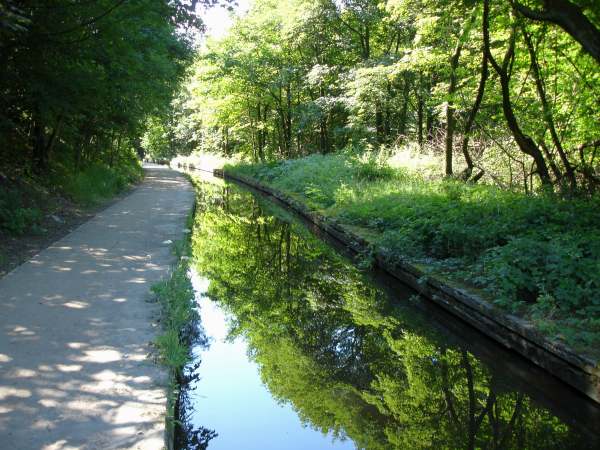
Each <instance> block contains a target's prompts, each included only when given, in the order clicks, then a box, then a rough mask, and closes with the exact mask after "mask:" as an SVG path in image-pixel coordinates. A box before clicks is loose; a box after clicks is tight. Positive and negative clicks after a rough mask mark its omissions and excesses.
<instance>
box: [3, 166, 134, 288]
mask: <svg viewBox="0 0 600 450" xmlns="http://www.w3.org/2000/svg"><path fill="white" fill-rule="evenodd" d="M142 176H143V171H142V168H141V166H140V164H139V163H138V162H137V160H135V159H133V158H132V159H130V160H127V161H122V164H120V165H119V166H114V167H109V166H107V165H104V164H99V163H95V164H90V165H88V166H86V167H85V168H82V169H81V170H75V168H74V167H73V165H72V164H63V163H56V162H55V163H54V164H53V165H52V166H51V167H50V169H49V170H48V172H47V173H44V174H39V175H36V174H33V173H31V172H28V171H26V170H22V169H18V168H15V167H12V166H11V167H9V166H6V165H5V166H0V276H1V275H2V274H4V273H6V272H7V271H8V270H10V269H12V268H13V267H16V266H17V265H19V264H20V263H22V262H23V261H26V260H27V259H29V258H30V257H31V256H33V255H34V254H35V253H37V252H38V251H39V250H41V249H43V248H45V247H46V246H48V244H50V243H52V242H54V241H56V240H57V239H59V238H61V237H62V236H64V235H65V234H66V233H68V232H69V230H71V229H73V228H74V227H76V226H77V225H79V224H80V223H82V222H83V221H85V220H87V219H88V218H89V217H90V215H91V214H93V212H94V210H95V209H97V207H99V206H100V205H102V204H104V203H106V202H107V201H108V200H110V199H112V198H113V197H115V196H116V195H117V194H119V193H120V192H122V191H124V190H126V189H127V188H128V187H129V186H130V185H132V184H134V183H137V182H138V181H139V180H140V179H141V178H142Z"/></svg>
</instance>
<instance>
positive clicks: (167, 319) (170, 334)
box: [152, 240, 197, 448]
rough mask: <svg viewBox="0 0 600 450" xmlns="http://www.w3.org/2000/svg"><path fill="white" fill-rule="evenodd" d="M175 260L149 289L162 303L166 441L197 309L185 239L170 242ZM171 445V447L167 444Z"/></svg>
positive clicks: (160, 338)
mask: <svg viewBox="0 0 600 450" xmlns="http://www.w3.org/2000/svg"><path fill="white" fill-rule="evenodd" d="M173 248H174V251H175V253H176V255H177V262H176V264H175V265H174V266H173V270H172V272H171V275H170V276H169V278H167V279H166V280H164V281H162V282H160V283H157V284H155V285H154V286H153V287H152V292H153V293H154V294H155V295H156V298H157V300H158V301H159V303H160V305H161V324H162V333H161V334H160V335H159V336H158V337H157V338H156V341H155V345H156V348H157V350H158V360H159V362H160V363H161V364H162V365H163V366H164V367H165V368H166V369H167V370H168V372H169V386H168V391H167V392H168V394H167V413H166V419H165V426H166V428H167V436H168V441H173V439H174V435H175V426H176V424H177V420H178V417H177V416H178V413H177V400H178V398H179V393H180V387H181V383H182V377H183V369H184V367H185V365H186V364H187V363H188V362H189V360H190V350H189V349H190V345H191V342H192V341H193V339H194V335H195V331H194V330H195V326H194V325H195V322H196V320H197V313H196V311H195V309H194V290H193V287H192V283H191V281H190V279H189V277H188V270H189V262H188V261H189V254H190V246H189V242H188V241H187V240H185V241H179V242H177V243H175V245H174V246H173ZM169 448H170V447H169Z"/></svg>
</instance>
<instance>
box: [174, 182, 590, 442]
mask: <svg viewBox="0 0 600 450" xmlns="http://www.w3.org/2000/svg"><path fill="white" fill-rule="evenodd" d="M201 197H202V198H201V201H199V205H198V212H197V218H196V224H195V230H194V236H193V249H194V254H193V256H194V264H193V270H192V281H193V284H194V289H195V292H196V296H197V302H198V312H199V315H200V324H199V331H200V332H201V336H202V338H201V339H200V340H199V341H198V342H197V343H196V345H195V346H194V347H193V356H194V361H193V363H191V364H190V365H188V367H187V368H186V375H187V377H188V378H189V379H190V381H189V383H188V384H187V386H186V387H185V388H184V390H183V393H182V398H181V402H180V403H181V408H180V409H181V411H180V414H181V416H180V417H181V420H182V422H183V423H184V428H185V431H186V432H185V433H182V435H181V442H180V443H179V447H180V448H181V449H188V448H189V449H204V448H210V449H211V450H218V449H227V450H233V449H245V450H268V449H273V450H275V449H277V450H284V449H290V450H292V449H302V450H304V449H315V450H318V449H355V448H359V449H363V448H364V449H413V448H435V449H437V448H446V449H454V448H514V449H525V448H531V449H571V448H573V449H577V448H590V449H591V448H600V446H599V444H600V440H599V436H598V433H599V430H600V426H598V425H600V421H599V420H600V412H599V410H598V408H597V406H595V405H594V404H593V403H592V402H590V401H587V400H586V399H584V398H582V397H581V396H579V395H578V394H577V393H575V392H573V391H571V390H570V389H569V388H568V387H566V386H564V385H562V384H561V383H559V382H557V381H556V380H555V379H553V378H552V377H550V376H548V375H546V374H545V373H543V372H542V371H540V370H538V369H536V368H535V367H532V366H531V365H530V364H528V363H527V362H526V361H523V360H522V359H521V358H519V357H517V356H515V355H513V354H512V353H510V352H508V351H505V350H504V349H502V348H500V347H499V346H497V345H496V344H494V343H493V342H491V341H489V340H488V339H487V338H485V337H484V336H482V335H480V334H479V333H477V332H475V331H474V330H471V329H470V328H469V327H467V326H464V325H463V324H461V323H460V321H458V320H457V319H455V318H453V317H450V316H448V315H447V314H445V313H444V312H443V311H440V310H438V309H437V308H436V307H435V306H434V305H431V304H429V303H428V302H427V301H424V300H422V299H418V297H416V296H415V294H414V292H412V291H410V290H409V289H407V288H406V287H403V286H402V285H400V284H398V283H396V282H394V281H393V280H390V279H389V278H386V277H385V276H384V275H382V274H373V273H371V272H368V271H361V270H359V269H358V268H357V265H356V264H355V263H356V261H351V260H350V259H348V258H347V257H346V256H344V255H342V254H340V253H339V252H338V251H336V250H335V249H334V247H333V246H332V245H330V243H326V242H324V241H323V240H322V239H320V238H319V237H317V236H315V235H313V234H312V233H311V232H310V231H309V230H308V228H307V227H306V226H305V225H304V224H302V223H301V222H300V221H298V220H297V219H296V218H295V217H294V216H292V215H291V214H289V213H288V212H286V211H285V210H283V209H281V208H280V207H278V206H276V205H275V204H273V203H272V202H270V201H268V200H265V199H264V198H262V197H261V196H259V195H254V194H252V193H251V192H249V191H247V190H245V189H243V188H240V187H238V186H235V185H228V184H223V183H221V184H216V183H205V184H203V187H202V188H201ZM359 262H360V261H359ZM359 266H360V264H359ZM186 441H187V442H186Z"/></svg>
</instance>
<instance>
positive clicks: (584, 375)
mask: <svg viewBox="0 0 600 450" xmlns="http://www.w3.org/2000/svg"><path fill="white" fill-rule="evenodd" d="M214 175H215V176H217V177H221V178H225V179H228V180H233V181H236V182H239V183H242V184H244V185H247V186H250V187H252V188H254V189H256V190H258V191H260V192H262V193H264V194H266V195H269V196H271V197H274V198H275V199H277V200H278V201H280V202H282V203H283V204H285V205H287V206H288V207H289V208H290V209H292V210H293V211H295V212H296V213H298V214H299V215H301V216H302V217H304V218H305V219H307V220H308V221H309V222H311V223H313V224H314V225H316V226H317V227H318V228H319V229H321V230H322V231H323V232H325V233H327V234H328V235H330V236H332V237H334V238H335V239H337V240H338V241H340V242H341V243H342V244H343V245H344V246H346V247H347V248H349V249H350V250H352V251H354V252H356V253H359V254H370V255H372V257H373V259H374V262H375V263H376V265H377V266H378V267H379V268H381V269H382V270H384V271H385V272H387V273H388V274H390V275H391V276H393V277H394V278H396V279H398V280H400V281H401V282H403V283H405V284H407V285H408V286H410V287H412V288H413V289H415V290H416V291H417V292H419V293H420V294H421V295H423V296H424V297H426V298H428V299H430V300H431V301H433V302H435V303H436V304H438V305H439V306H441V307H442V308H444V309H445V310H447V311H449V312H450V313H452V314H453V315H455V316H456V317H459V318H460V319H462V320H463V321H465V322H467V323H468V324H470V325H471V326H473V327H474V328H476V329H477V330H479V331H481V332H482V333H484V334H485V335H487V336H489V337H491V338H492V339H494V340H495V341H496V342H498V343H500V344H501V345H503V346H504V347H506V348H509V349H511V350H513V351H515V352H517V353H519V354H520V355H522V356H523V357H525V358H526V359H528V360H529V361H531V362H533V363H534V364H536V365H537V366H539V367H541V368H543V369H544V370H546V371H547V372H549V373H551V374H552V375H554V376H555V377H557V378H559V379H560V380H562V381H563V382H565V383H566V384H568V385H569V386H571V387H573V388H574V389H576V390H577V391H579V392H581V393H582V394H584V395H585V396H587V397H588V398H590V399H592V400H594V401H595V402H597V403H600V364H599V362H598V361H596V360H594V359H592V358H590V357H588V356H585V355H581V354H578V353H577V352H575V351H574V350H573V349H571V348H569V347H568V346H566V345H564V344H563V343H561V342H557V341H553V340H550V339H548V338H547V337H545V336H543V335H542V334H541V333H539V332H538V331H537V330H536V329H535V328H534V327H533V325H532V324H530V323H528V322H527V321H525V320H523V319H521V318H519V317H517V316H514V315H511V314H507V313H506V312H504V311H501V310H499V309H498V308H496V307H495V306H493V305H491V304H490V303H489V302H487V301H485V300H484V299H482V298H481V297H479V296H478V295H476V294H474V293H472V292H469V291H467V290H465V289H463V288H461V287H457V286H453V285H450V284H449V283H448V282H447V281H445V280H441V279H439V278H436V277H435V276H431V274H429V273H427V272H426V268H423V267H417V266H416V265H413V264H410V263H408V262H406V261H398V260H397V259H394V260H392V259H391V257H390V255H389V254H387V253H386V252H385V250H384V249H381V248H374V247H373V245H372V244H371V243H369V242H368V241H366V240H365V239H363V238H362V237H360V236H358V235H357V234H356V233H354V232H352V231H351V230H349V229H347V228H346V227H344V226H343V225H342V224H340V223H338V222H337V221H335V220H333V219H331V218H328V217H325V216H323V215H321V214H318V213H316V212H315V211H312V210H310V209H309V208H308V207H307V206H306V205H304V204H303V203H301V202H298V201H297V200H295V199H294V198H291V197H290V196H288V195H286V194H284V193H282V192H280V191H278V190H275V189H272V188H271V187H269V186H266V185H264V184H262V183H260V182H258V181H257V180H255V179H251V178H248V177H244V176H241V175H238V174H234V173H231V172H230V171H227V170H221V169H216V170H214Z"/></svg>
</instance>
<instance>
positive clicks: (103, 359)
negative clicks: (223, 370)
mask: <svg viewBox="0 0 600 450" xmlns="http://www.w3.org/2000/svg"><path fill="white" fill-rule="evenodd" d="M193 201H194V194H193V190H192V187H191V186H190V185H189V183H188V182H187V181H186V180H185V178H184V177H183V176H182V175H181V174H178V173H177V172H174V171H172V170H169V169H166V168H161V167H160V166H149V167H148V168H147V176H146V179H145V181H144V183H143V184H142V185H141V186H139V187H138V188H137V189H135V190H134V191H133V193H131V194H130V195H129V196H127V197H126V198H125V199H123V200H121V201H119V202H118V203H116V204H114V205H113V206H111V207H109V208H108V209H106V210H104V211H102V212H101V213H99V214H98V215H97V216H96V217H95V218H93V219H92V220H90V221H89V222H87V223H85V224H84V225H82V226H81V227H79V228H78V229H77V230H75V231H74V232H72V233H71V234H69V235H68V236H66V237H65V238H63V239H61V240H60V241H58V242H56V243H55V244H53V245H52V246H51V247H50V248H48V249H46V250H44V251H43V252H41V253H40V254H39V255H38V256H36V257H35V258H33V259H32V260H31V261H29V262H28V263H26V264H24V265H22V266H20V267H18V268H17V269H16V270H14V271H13V272H11V273H9V274H8V275H7V276H6V277H4V278H3V279H0V449H11V450H35V449H44V450H67V449H144V450H153V449H162V448H163V446H164V436H163V434H164V423H163V422H164V413H165V411H166V397H165V385H166V375H165V373H164V371H163V370H162V369H161V368H160V367H157V366H156V365H154V364H153V363H152V362H151V361H150V360H149V359H148V358H147V355H148V353H149V351H150V347H149V345H148V344H149V342H151V341H152V339H153V338H154V336H155V335H156V334H157V332H158V327H157V324H156V317H157V313H158V305H156V304H155V303H151V302H149V300H150V298H151V296H150V294H149V289H150V287H151V286H152V284H153V283H155V282H156V281H157V280H159V279H161V278H163V277H165V276H166V275H167V273H168V270H169V265H170V264H171V263H172V262H173V257H172V255H171V252H170V246H169V245H168V244H166V243H163V242H164V241H166V240H177V239H180V238H181V237H182V236H183V229H184V227H185V219H186V216H187V214H188V213H189V211H190V208H191V207H192V204H193Z"/></svg>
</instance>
